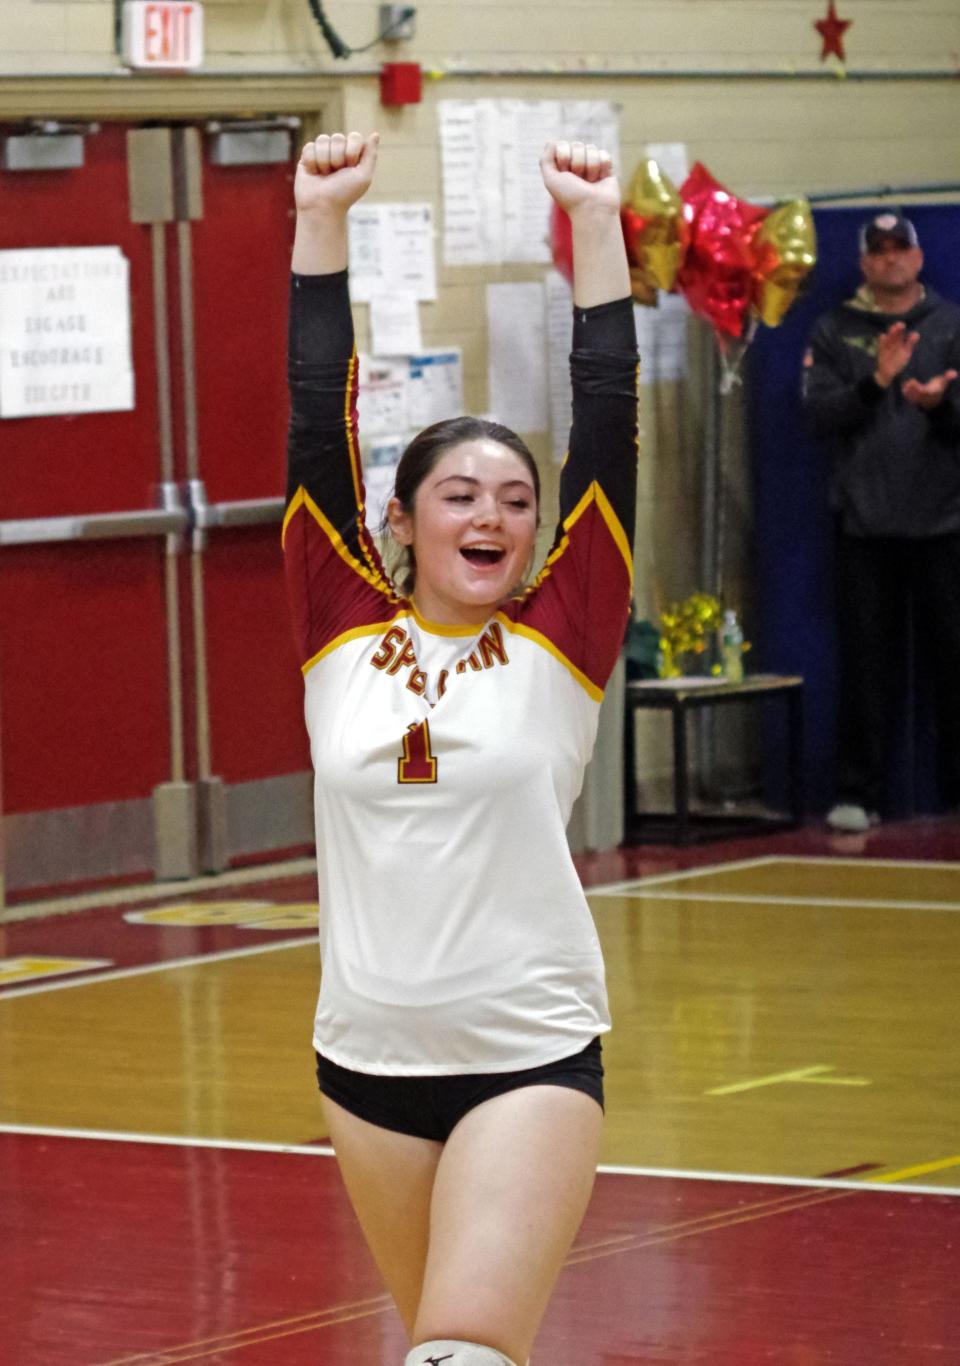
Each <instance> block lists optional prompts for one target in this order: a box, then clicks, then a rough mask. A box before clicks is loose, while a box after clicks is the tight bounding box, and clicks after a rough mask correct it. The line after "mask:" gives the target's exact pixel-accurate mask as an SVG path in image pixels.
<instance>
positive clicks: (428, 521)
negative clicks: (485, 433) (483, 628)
mask: <svg viewBox="0 0 960 1366" xmlns="http://www.w3.org/2000/svg"><path fill="white" fill-rule="evenodd" d="M387 517H388V520H389V524H390V530H391V532H392V533H393V535H394V537H395V538H396V539H397V540H398V541H399V542H400V543H401V544H402V545H406V546H409V547H410V548H411V550H412V551H413V555H414V559H415V561H416V566H417V576H416V587H415V589H414V600H415V603H416V607H417V611H418V612H420V614H421V615H422V616H424V617H426V618H427V620H429V621H435V622H437V623H438V624H440V625H444V626H471V625H481V624H482V623H483V622H484V621H486V620H487V618H488V617H489V616H490V614H491V612H492V611H494V610H495V609H496V608H497V607H498V606H499V605H500V603H502V602H503V601H504V599H505V598H507V597H509V595H510V594H511V593H512V592H513V590H514V589H515V588H516V587H517V586H518V584H520V583H521V582H522V581H523V579H524V576H525V575H526V574H527V572H528V570H529V567H530V561H531V559H532V557H533V547H534V542H535V540H536V535H537V497H536V491H535V489H534V484H533V478H532V476H531V474H530V471H529V469H528V468H527V466H526V464H525V462H524V461H523V460H522V459H521V457H520V456H519V455H518V454H517V453H516V452H515V451H512V450H510V448H509V447H508V446H503V445H501V444H500V443H499V442H498V441H493V440H490V439H488V438H478V439H476V440H470V441H463V442H460V443H459V444H457V445H456V446H451V447H450V449H449V450H447V451H444V453H443V455H441V456H440V458H439V459H438V460H437V463H436V464H435V465H434V466H433V468H432V469H431V470H430V472H429V474H427V476H426V477H425V478H424V480H423V482H422V483H421V484H420V485H419V487H418V488H417V491H416V495H415V497H414V500H413V507H412V509H411V510H410V511H405V510H404V508H403V505H402V504H401V503H400V502H399V500H398V499H396V498H393V499H391V500H390V505H389V507H388V510H387Z"/></svg>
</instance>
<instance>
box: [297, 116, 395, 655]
mask: <svg viewBox="0 0 960 1366" xmlns="http://www.w3.org/2000/svg"><path fill="white" fill-rule="evenodd" d="M377 142H378V139H377V135H376V134H372V135H371V136H370V137H368V138H365V137H362V136H361V135H360V134H359V133H350V134H346V135H345V134H342V133H335V134H333V135H332V136H328V135H327V134H324V135H323V136H321V137H319V138H317V139H316V141H315V142H310V143H307V145H306V147H304V149H303V152H302V154H301V157H300V163H299V165H298V167H297V175H296V182H295V187H294V194H295V200H296V207H297V224H296V235H295V238H294V249H293V261H292V266H293V275H292V277H291V283H290V333H289V354H288V360H287V365H288V377H289V384H290V431H289V437H288V443H287V450H288V493H287V497H288V504H287V513H286V517H285V519H284V536H283V544H284V552H285V560H286V566H287V582H288V586H289V593H290V602H291V609H292V612H293V621H294V630H295V632H296V635H297V639H298V643H299V645H300V649H301V656H302V659H303V661H304V663H305V664H306V663H310V662H311V661H313V660H315V659H317V658H318V657H319V656H320V655H321V654H322V653H323V652H324V651H326V650H328V649H329V648H331V647H332V645H333V644H335V643H336V641H337V640H338V639H339V638H340V637H341V636H343V635H344V634H345V633H347V632H349V631H353V630H356V629H358V628H363V627H365V626H368V625H370V624H372V623H375V622H377V621H380V620H383V619H385V618H387V617H389V615H390V613H391V612H392V611H393V610H394V608H395V604H396V596H395V594H394V593H393V591H392V588H391V586H390V584H389V583H388V581H387V579H386V578H385V576H384V574H383V569H382V566H381V564H380V557H379V555H378V553H377V550H376V547H375V545H374V543H373V539H372V537H371V536H370V533H369V531H368V530H367V526H366V520H365V514H364V494H363V478H362V471H361V464H360V452H359V448H358V444H357V429H356V396H357V358H356V353H355V351H354V342H353V319H352V315H351V312H350V296H349V292H348V288H347V270H346V266H347V212H348V210H349V209H350V206H351V205H352V204H355V203H356V202H357V200H358V199H360V198H361V196H362V195H363V194H365V193H366V191H367V189H369V187H370V183H371V180H372V178H373V171H374V166H375V163H376V156H377Z"/></svg>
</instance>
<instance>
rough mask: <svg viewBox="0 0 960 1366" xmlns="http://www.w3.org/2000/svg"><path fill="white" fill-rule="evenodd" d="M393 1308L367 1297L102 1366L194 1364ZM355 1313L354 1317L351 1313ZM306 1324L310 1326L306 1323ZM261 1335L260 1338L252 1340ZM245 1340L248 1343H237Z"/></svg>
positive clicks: (386, 1300) (387, 1300) (386, 1297)
mask: <svg viewBox="0 0 960 1366" xmlns="http://www.w3.org/2000/svg"><path fill="white" fill-rule="evenodd" d="M392 1308H393V1300H392V1299H391V1298H390V1296H389V1295H387V1294H381V1295H368V1296H365V1297H364V1298H363V1299H361V1300H354V1301H353V1302H352V1303H350V1304H335V1305H331V1307H330V1308H329V1309H314V1310H311V1311H309V1312H308V1313H306V1314H296V1315H294V1316H293V1317H292V1318H288V1319H275V1320H273V1321H272V1322H271V1323H261V1324H255V1325H253V1326H252V1327H250V1328H238V1329H236V1330H235V1331H234V1332H232V1333H222V1334H220V1335H219V1336H218V1337H209V1338H196V1339H195V1340H194V1341H192V1342H181V1343H179V1344H178V1345H177V1346H175V1347H161V1348H158V1349H157V1350H156V1351H146V1352H134V1353H133V1354H132V1355H131V1356H123V1357H114V1358H112V1360H110V1361H108V1362H104V1363H103V1366H134V1363H137V1366H150V1363H155V1366H165V1363H167V1362H175V1361H194V1360H196V1359H197V1358H198V1357H203V1356H209V1355H210V1354H211V1353H212V1352H215V1351H221V1350H223V1349H224V1348H231V1347H236V1348H241V1347H255V1346H256V1345H257V1343H259V1342H271V1341H272V1340H273V1339H274V1338H282V1337H290V1336H292V1335H293V1334H295V1333H308V1332H310V1331H311V1330H312V1329H314V1328H328V1327H333V1326H334V1325H336V1324H339V1323H349V1322H350V1321H351V1320H353V1319H358V1318H366V1317H368V1316H369V1315H372V1314H383V1313H386V1311H387V1310H389V1309H392ZM351 1310H356V1311H357V1312H356V1313H351V1312H350V1311H351ZM308 1320H309V1322H308ZM276 1328H284V1329H286V1332H283V1333H276V1332H271V1331H269V1330H271V1329H276ZM255 1334H260V1335H261V1336H254V1335H255ZM240 1338H247V1339H248V1341H246V1342H241V1341H238V1339H240ZM195 1347H201V1348H203V1349H204V1350H203V1351H201V1352H193V1354H192V1355H191V1356H183V1355H180V1354H181V1353H184V1352H192V1349H193V1348H195Z"/></svg>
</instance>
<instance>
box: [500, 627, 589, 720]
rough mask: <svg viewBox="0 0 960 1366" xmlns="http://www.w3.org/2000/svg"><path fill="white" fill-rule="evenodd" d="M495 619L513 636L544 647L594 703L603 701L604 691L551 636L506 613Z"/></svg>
mask: <svg viewBox="0 0 960 1366" xmlns="http://www.w3.org/2000/svg"><path fill="white" fill-rule="evenodd" d="M495 619H496V620H497V621H499V622H501V623H502V624H503V625H504V626H505V627H506V628H507V630H508V631H509V632H510V634H511V635H517V636H523V637H524V638H525V639H527V640H532V641H533V643H534V644H535V645H540V646H542V647H543V649H544V650H546V651H547V653H548V654H551V655H553V657H554V659H555V660H556V661H557V662H558V663H559V664H562V665H563V667H564V668H565V669H566V670H567V672H568V673H570V674H571V675H572V676H573V678H574V679H575V680H576V682H577V683H579V684H580V686H581V688H583V690H584V692H585V693H587V695H588V696H589V697H592V698H593V700H594V702H602V701H603V689H602V688H598V687H597V685H596V683H593V682H592V681H591V680H590V679H589V678H588V677H587V675H586V674H585V673H584V672H583V671H582V670H581V669H578V668H577V666H576V664H574V663H573V661H572V660H570V659H568V658H567V656H566V655H565V654H564V653H563V651H562V650H559V649H558V648H557V646H556V645H554V643H553V641H552V640H551V639H550V637H549V636H545V635H544V634H543V632H542V631H536V630H534V628H533V627H532V626H527V625H525V624H524V623H523V622H520V621H511V620H510V618H509V617H508V616H507V615H506V614H505V613H504V612H497V613H496V618H495Z"/></svg>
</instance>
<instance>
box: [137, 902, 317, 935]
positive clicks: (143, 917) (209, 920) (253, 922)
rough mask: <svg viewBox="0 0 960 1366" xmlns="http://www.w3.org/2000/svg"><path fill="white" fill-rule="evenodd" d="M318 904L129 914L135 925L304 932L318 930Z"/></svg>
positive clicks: (224, 905)
mask: <svg viewBox="0 0 960 1366" xmlns="http://www.w3.org/2000/svg"><path fill="white" fill-rule="evenodd" d="M319 916H320V908H319V906H318V905H317V903H316V902H315V901H277V902H273V901H189V902H183V903H181V904H179V905H176V906H158V907H155V908H154V909H153V910H152V911H126V912H125V914H124V917H123V918H124V920H126V921H127V922H128V923H129V924H131V925H179V926H181V927H184V926H187V927H190V928H195V927H197V926H204V925H235V926H237V928H238V929H242V930H301V929H310V928H311V927H314V926H316V924H317V921H318V919H319Z"/></svg>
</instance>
